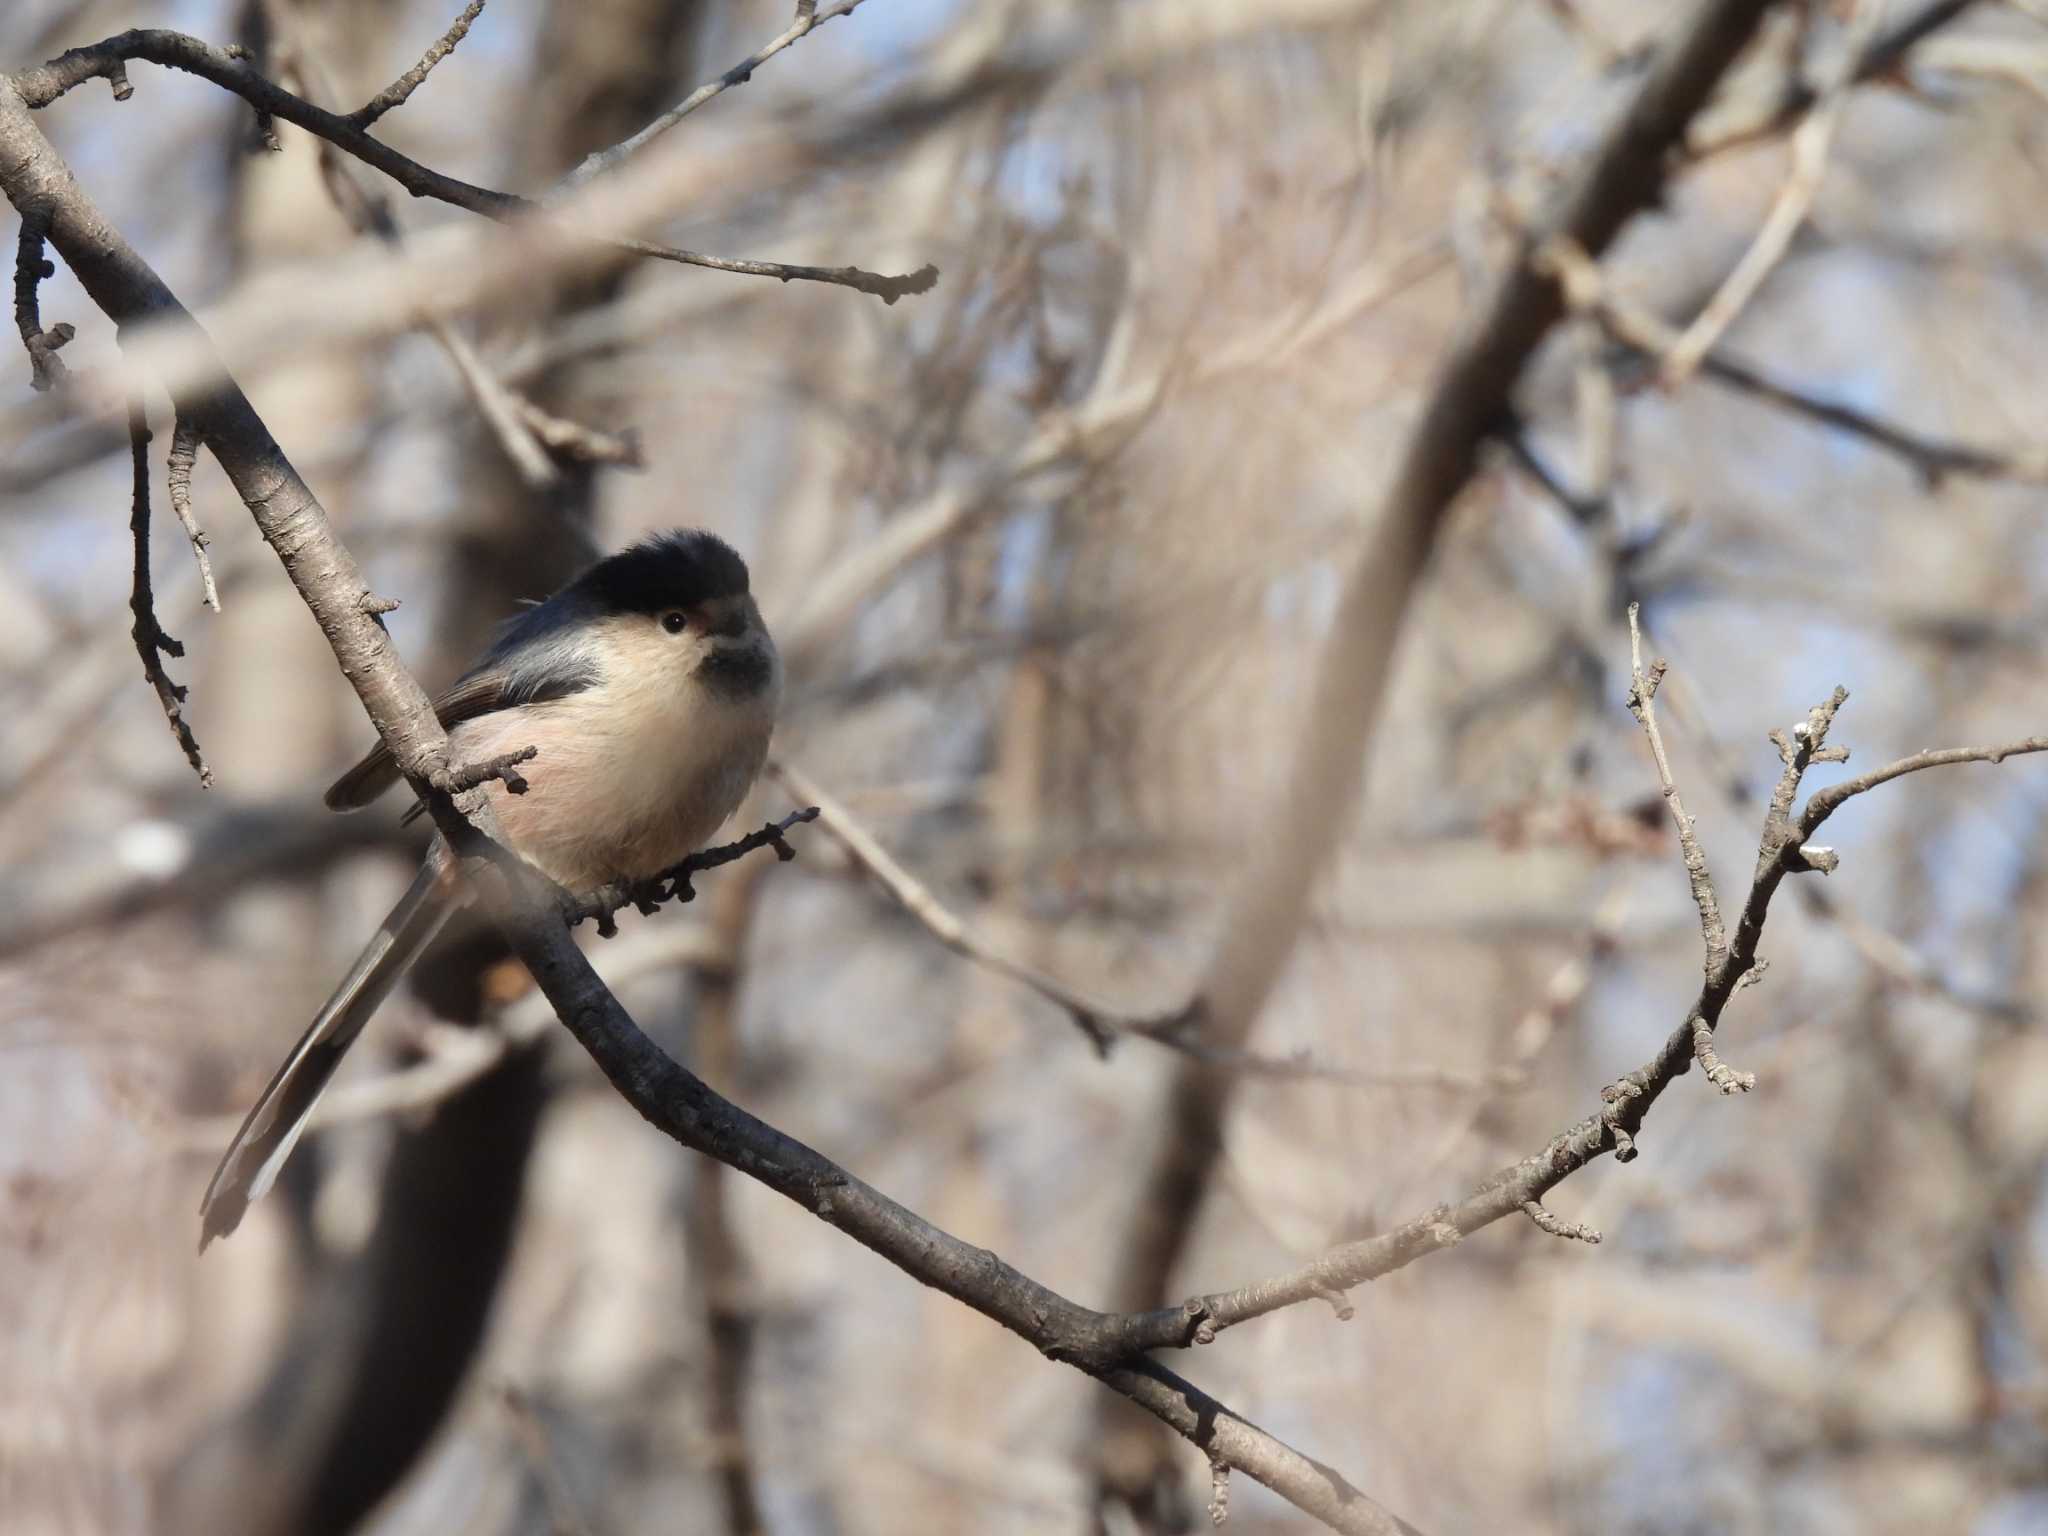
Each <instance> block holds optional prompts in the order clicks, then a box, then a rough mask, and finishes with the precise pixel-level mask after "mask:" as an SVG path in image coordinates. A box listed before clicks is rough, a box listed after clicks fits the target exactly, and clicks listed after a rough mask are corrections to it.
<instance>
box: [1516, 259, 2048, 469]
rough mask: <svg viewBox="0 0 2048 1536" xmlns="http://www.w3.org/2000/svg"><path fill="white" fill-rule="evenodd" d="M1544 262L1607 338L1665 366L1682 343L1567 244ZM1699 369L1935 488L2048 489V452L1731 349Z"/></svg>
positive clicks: (1712, 355)
mask: <svg viewBox="0 0 2048 1536" xmlns="http://www.w3.org/2000/svg"><path fill="white" fill-rule="evenodd" d="M1539 259H1541V260H1542V261H1543V262H1544V263H1545V264H1546V265H1547V266H1548V267H1550V268H1551V270H1554V271H1556V272H1557V273H1558V275H1559V278H1560V280H1561V281H1564V282H1567V283H1569V284H1573V285H1577V286H1578V287H1581V288H1583V289H1584V290H1585V291H1587V292H1588V293H1589V294H1590V295H1591V301H1592V302H1591V307H1592V312H1593V313H1594V314H1595V315H1597V316H1598V317H1599V320H1600V324H1601V325H1602V326H1603V327H1604V328H1605V329H1606V331H1607V334H1608V335H1609V336H1611V337H1613V338H1614V340H1616V341H1617V342H1619V343H1620V344H1621V345H1622V346H1624V347H1627V348H1628V349H1629V350H1630V351H1632V352H1635V353H1637V354H1638V355H1640V356H1641V357H1643V358H1644V359H1645V360H1647V361H1648V362H1650V363H1651V364H1653V365H1654V364H1659V362H1660V360H1661V359H1662V358H1663V357H1664V356H1666V355H1667V354H1668V353H1669V352H1670V351H1671V349H1672V348H1673V347H1674V346H1675V345H1676V344H1677V341H1678V334H1679V333H1678V331H1677V330H1676V329H1675V328H1674V327H1672V326H1670V325H1668V324H1666V323H1665V322H1664V321H1663V320H1662V319H1660V318H1659V317H1658V316H1656V315H1655V314H1653V313H1651V312H1650V311H1649V310H1648V309H1646V308H1644V307H1643V306H1642V305H1640V304H1637V303H1635V302H1634V301H1632V300H1631V299H1629V298H1627V297H1626V296H1625V295H1623V294H1622V293H1620V292H1619V291H1617V290H1616V289H1615V288H1613V287H1612V286H1611V285H1609V284H1608V283H1607V282H1606V280H1605V278H1604V277H1603V276H1602V275H1601V272H1600V269H1599V267H1598V266H1597V265H1596V264H1595V263H1594V262H1593V261H1592V260H1591V259H1590V258H1589V257H1587V256H1586V254H1585V252H1583V251H1580V250H1576V249H1573V248H1572V247H1571V246H1570V245H1569V244H1568V243H1565V242H1561V241H1560V242H1553V243H1552V244H1551V245H1550V246H1548V247H1546V248H1545V250H1544V251H1543V253H1542V254H1541V257H1540V258H1539ZM1699 372H1700V376H1701V377H1702V378H1705V379H1708V380H1711V381H1712V382H1714V383H1717V384H1721V385H1723V386H1725V387H1727V388H1729V389H1735V390H1740V391H1742V392H1743V393H1745V394H1752V395H1755V396H1757V397H1758V398H1759V399H1762V400H1768V401H1769V402H1771V403H1772V404H1773V405H1781V406H1784V407H1785V408H1786V409H1787V410H1790V411H1793V412H1794V413H1796V414H1798V415H1801V416H1804V417H1806V418H1807V419H1808V420H1810V421H1815V422H1818V423H1820V424H1821V425H1822V426H1827V427H1834V428H1836V429H1837V430H1839V431H1843V432H1848V433H1851V434H1853V435H1854V436H1857V437H1860V438H1862V439H1863V440H1864V441H1866V442H1868V443H1869V444H1871V446H1873V447H1875V448H1880V449H1883V450H1884V451H1885V452H1887V453H1890V454H1893V455H1895V456H1896V457H1898V458H1900V459H1903V460H1904V461H1905V462H1906V463H1907V464H1909V465H1911V466H1912V467H1913V469H1915V470H1916V471H1918V472H1919V474H1920V476H1921V478H1922V479H1923V480H1924V481H1925V482H1926V483H1927V484H1928V486H1929V487H1930V488H1934V487H1937V486H1939V484H1940V483H1941V481H1942V480H1943V479H1944V478H1945V477H1947V476H1949V475H1964V476H1968V477H1970V478H1972V479H1980V480H2012V481H2017V482H2020V483H2023V484H2028V485H2043V484H2048V451H2043V450H2040V449H2024V448H1999V447H1991V446H1979V445H1976V444H1972V443H1959V442H1951V441H1946V440H1943V439H1940V438H1934V437H1928V436H1926V435H1925V434H1923V433H1920V432H1915V431H1913V430H1911V429H1909V428H1906V427H1901V426H1897V425H1895V424H1894V423H1892V422H1888V421H1886V420H1884V419H1883V418H1882V417H1880V416H1874V415H1872V414H1871V413H1870V412H1868V411H1863V410H1859V409H1857V408H1856V407H1855V406H1852V405H1847V404H1844V403H1842V402H1840V401H1836V400H1829V399H1826V398H1824V397H1822V396H1819V395H1815V394H1812V393H1810V392H1808V391H1806V390H1802V389H1799V388H1796V387H1795V386H1793V385H1791V384H1787V383H1785V382H1784V381H1783V380H1781V379H1777V378H1774V377H1772V376H1771V375H1769V374H1767V373H1765V372H1764V371H1763V370H1761V369H1759V368H1757V367H1755V366H1753V365H1751V364H1749V363H1746V362H1741V361H1738V360H1737V359H1736V358H1734V357H1733V356H1731V355H1730V354H1728V353H1727V352H1724V351H1713V352H1709V353H1708V354H1707V355H1706V356H1705V357H1703V358H1701V359H1700V365H1699Z"/></svg>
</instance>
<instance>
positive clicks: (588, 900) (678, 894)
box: [557, 805, 818, 939]
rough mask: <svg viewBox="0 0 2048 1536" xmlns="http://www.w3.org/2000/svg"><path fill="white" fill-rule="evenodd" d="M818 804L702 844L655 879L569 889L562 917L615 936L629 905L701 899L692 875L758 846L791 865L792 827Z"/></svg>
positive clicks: (812, 815)
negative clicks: (727, 839) (590, 921)
mask: <svg viewBox="0 0 2048 1536" xmlns="http://www.w3.org/2000/svg"><path fill="white" fill-rule="evenodd" d="M817 819H818V808H817V807H816V806H815V805H807V806H803V807H801V808H800V809H798V810H794V811H791V812H790V813H789V814H788V815H787V816H784V817H783V818H782V819H781V820H780V821H771V822H768V823H767V824H766V825H764V826H763V827H761V828H760V829H759V830H758V831H754V832H749V833H748V834H747V835H746V836H745V837H743V838H740V839H739V840H738V841H736V842H731V843H722V844H720V845H719V846H718V847H716V848H703V849H699V850H698V851H697V852H696V853H693V854H691V855H690V856H689V857H688V858H687V859H684V860H683V861H682V862H681V863H680V864H678V865H676V866H675V867H674V868H672V869H668V870H664V871H663V872H662V873H661V874H658V875H656V876H654V878H652V879H651V880H635V881H630V882H620V883H615V884H612V885H605V886H600V887H598V889H596V890H594V891H585V892H575V891H565V892H563V893H561V894H560V895H559V896H558V897H557V905H558V907H559V909H560V912H561V916H562V920H563V921H564V922H565V923H567V924H569V926H571V927H574V926H575V925H576V924H578V923H580V922H583V921H584V920H585V919H586V918H595V919H596V920H597V932H598V936H599V937H600V938H606V939H609V938H611V937H613V936H614V935H615V934H617V933H618V931H619V928H618V924H616V923H615V922H613V921H612V916H613V914H614V913H616V912H618V911H620V910H621V909H622V908H625V907H633V908H636V909H637V910H638V911H640V912H641V913H643V914H647V913H652V912H653V911H655V910H656V909H657V908H658V907H660V906H661V904H662V903H663V902H669V901H678V902H687V901H694V900H696V899H697V892H696V888H695V887H694V886H692V885H691V883H690V876H692V875H695V874H701V873H703V871H705V870H707V869H717V868H718V867H720V866H721V865H724V864H730V863H732V862H733V861H734V860H735V859H743V858H745V857H746V856H747V855H748V854H750V853H752V852H753V851H754V850H755V849H757V848H773V849H774V850H775V857H776V858H777V859H779V860H781V861H782V862H783V863H785V864H787V863H788V862H789V861H790V860H791V859H793V858H795V857H796V849H795V848H793V847H791V846H790V844H789V841H788V838H787V833H788V832H789V829H790V828H792V827H794V826H796V825H797V824H798V823H800V822H807V821H816V820H817Z"/></svg>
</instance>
